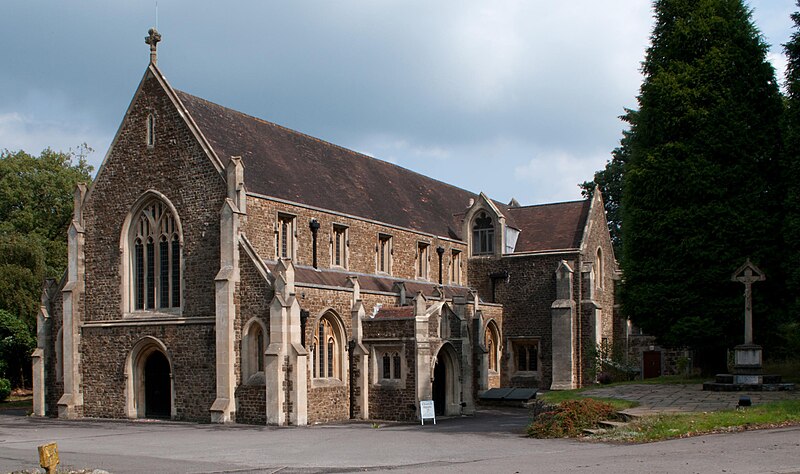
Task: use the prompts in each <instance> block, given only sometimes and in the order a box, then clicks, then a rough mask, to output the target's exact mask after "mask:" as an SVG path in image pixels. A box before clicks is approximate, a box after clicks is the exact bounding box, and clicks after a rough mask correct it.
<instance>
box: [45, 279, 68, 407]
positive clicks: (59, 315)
mask: <svg viewBox="0 0 800 474" xmlns="http://www.w3.org/2000/svg"><path fill="white" fill-rule="evenodd" d="M62 288H63V285H59V286H58V288H57V290H56V291H54V292H53V294H52V296H51V297H52V299H51V300H50V323H49V328H48V329H49V331H48V332H47V335H46V344H47V346H46V347H47V350H45V351H44V352H45V362H44V370H45V413H46V414H47V416H58V400H59V399H60V398H61V396H62V395H63V394H64V378H63V375H61V374H63V370H59V369H56V367H57V365H58V363H59V361H62V360H63V358H64V355H63V350H61V354H57V353H56V351H57V350H58V348H57V344H56V342H57V339H58V332H59V331H60V330H61V328H62V326H63V323H64V312H63V303H64V302H63V300H62V299H61V289H62ZM59 372H60V373H59ZM59 375H60V376H59Z"/></svg>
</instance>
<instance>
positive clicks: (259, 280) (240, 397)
mask: <svg viewBox="0 0 800 474" xmlns="http://www.w3.org/2000/svg"><path fill="white" fill-rule="evenodd" d="M239 275H240V282H239V283H238V284H237V288H236V295H235V298H234V300H235V306H236V308H237V312H236V314H237V317H236V320H235V322H234V354H235V356H234V357H235V361H236V363H235V368H234V376H235V378H236V384H237V388H236V402H237V403H236V422H237V423H248V424H257V425H263V424H266V422H267V419H266V411H265V410H266V386H265V385H264V383H263V377H254V380H252V381H250V380H245V379H244V378H243V374H242V357H243V356H247V355H246V354H243V352H242V347H243V344H242V339H243V336H244V334H243V330H244V327H245V325H246V324H247V323H248V322H249V321H250V320H251V319H253V318H256V319H257V320H258V321H260V322H261V323H263V324H264V327H265V328H266V329H267V330H266V331H265V332H264V336H265V337H264V347H265V348H266V347H267V345H268V344H269V306H270V302H271V301H272V298H273V294H274V292H273V291H272V287H270V285H269V283H268V282H267V281H266V280H265V279H264V277H263V276H262V275H261V274H260V273H259V271H258V269H257V268H256V266H255V264H254V263H253V261H252V260H251V259H250V257H249V256H248V255H247V254H246V253H245V252H244V251H243V250H242V249H240V251H239ZM259 357H262V358H263V357H264V355H263V354H259Z"/></svg>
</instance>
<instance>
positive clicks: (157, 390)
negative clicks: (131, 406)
mask: <svg viewBox="0 0 800 474" xmlns="http://www.w3.org/2000/svg"><path fill="white" fill-rule="evenodd" d="M169 372H170V370H169V361H168V360H167V358H166V356H164V354H163V353H162V352H161V351H153V352H152V353H151V354H150V356H148V357H147V361H146V362H145V364H144V377H143V379H144V380H143V382H144V404H145V408H144V416H145V417H147V418H169V417H170V412H171V408H172V407H171V398H172V397H171V388H170V377H169Z"/></svg>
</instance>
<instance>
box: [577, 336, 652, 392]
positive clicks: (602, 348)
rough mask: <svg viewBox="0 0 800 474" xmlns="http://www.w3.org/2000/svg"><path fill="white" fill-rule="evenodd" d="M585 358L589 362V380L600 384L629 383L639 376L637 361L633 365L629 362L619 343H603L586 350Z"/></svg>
mask: <svg viewBox="0 0 800 474" xmlns="http://www.w3.org/2000/svg"><path fill="white" fill-rule="evenodd" d="M586 357H587V358H588V359H589V361H591V362H590V364H589V370H588V376H589V378H590V379H596V380H597V381H598V382H600V383H601V384H609V383H613V382H626V381H631V380H633V379H635V378H636V377H637V376H638V375H639V366H638V361H637V363H634V362H633V361H631V360H630V358H629V357H628V354H626V353H625V347H624V346H623V345H622V344H621V343H617V344H611V343H609V342H608V341H603V342H602V343H600V344H598V345H596V346H595V347H593V348H592V347H590V348H588V349H587V351H586Z"/></svg>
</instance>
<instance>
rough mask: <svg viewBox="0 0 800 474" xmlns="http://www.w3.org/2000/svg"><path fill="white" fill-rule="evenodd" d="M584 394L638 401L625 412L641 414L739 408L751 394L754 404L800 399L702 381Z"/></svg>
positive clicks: (793, 394)
mask: <svg viewBox="0 0 800 474" xmlns="http://www.w3.org/2000/svg"><path fill="white" fill-rule="evenodd" d="M584 394H586V395H590V396H593V397H607V398H620V399H623V400H630V401H633V402H638V403H639V406H638V407H635V408H631V409H628V410H626V412H629V413H631V414H634V415H639V416H642V415H648V414H656V413H690V412H704V411H718V410H726V409H731V408H736V406H737V405H738V403H739V398H740V397H742V396H747V397H750V400H751V401H752V403H753V405H754V406H755V405H758V404H761V403H767V402H774V401H779V400H798V399H800V391H786V392H704V391H703V384H625V385H614V386H611V387H598V388H593V389H590V390H587V391H585V392H584Z"/></svg>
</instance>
